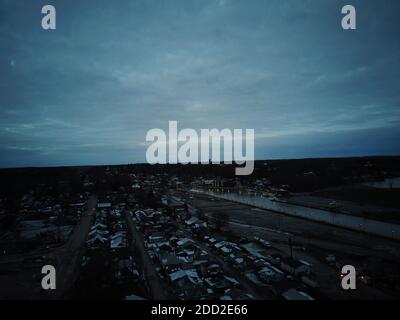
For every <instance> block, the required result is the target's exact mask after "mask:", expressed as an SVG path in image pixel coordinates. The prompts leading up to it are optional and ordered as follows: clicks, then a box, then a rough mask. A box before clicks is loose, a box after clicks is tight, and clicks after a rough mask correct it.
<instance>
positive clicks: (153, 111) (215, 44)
mask: <svg viewBox="0 0 400 320" xmlns="http://www.w3.org/2000/svg"><path fill="white" fill-rule="evenodd" d="M348 3H351V4H353V5H355V6H356V9H357V30H356V31H343V30H342V29H341V24H340V21H341V17H342V15H341V13H340V11H341V7H342V6H343V5H345V4H348ZM45 4H53V5H55V7H56V9H57V30H56V31H44V30H42V29H41V18H42V14H41V7H42V6H43V5H45ZM399 17H400V2H399V1H398V0H393V1H390V0H384V1H378V0H362V1H357V0H346V1H334V0H302V1H299V0H290V1H289V0H260V1H256V0H248V1H243V0H181V1H177V0H164V1H163V0H140V1H139V0H132V1H124V0H119V1H110V0H107V1H103V0H96V1H94V0H93V1H89V0H79V1H71V0H63V1H56V0H46V1H38V0H25V1H22V0H0V40H1V41H0V124H1V125H0V166H1V167H15V166H46V165H79V164H105V163H110V164H115V163H132V162H144V161H145V151H146V144H145V135H146V132H147V131H148V130H149V129H151V128H156V127H160V128H163V129H166V128H167V125H168V120H178V127H180V128H184V127H190V128H194V129H197V130H199V129H200V128H213V127H215V128H219V129H223V128H225V127H227V128H232V129H233V128H254V129H255V133H256V141H255V145H256V150H255V155H256V158H258V159H262V158H299V157H321V156H358V155H376V154H385V155H389V154H400V139H399V138H400V126H399V124H400V90H399V89H400V23H399V21H400V20H399Z"/></svg>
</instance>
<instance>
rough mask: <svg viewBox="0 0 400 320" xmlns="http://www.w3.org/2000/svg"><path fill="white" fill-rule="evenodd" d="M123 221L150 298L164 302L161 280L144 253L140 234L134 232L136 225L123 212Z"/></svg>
mask: <svg viewBox="0 0 400 320" xmlns="http://www.w3.org/2000/svg"><path fill="white" fill-rule="evenodd" d="M125 219H126V222H127V224H128V229H129V231H130V233H131V235H132V243H131V249H132V251H133V253H134V254H135V255H136V256H137V255H138V254H139V255H140V258H141V259H140V261H141V265H142V270H143V273H144V275H145V277H146V281H147V283H148V285H149V287H150V291H151V295H152V298H153V299H155V300H165V299H166V298H167V297H166V295H165V293H164V290H163V286H162V284H161V279H160V277H159V276H158V273H157V270H156V269H155V267H154V264H153V262H152V261H151V260H150V257H149V255H148V254H147V252H146V248H145V247H144V241H143V237H142V235H141V233H140V232H138V231H137V230H136V224H135V222H134V221H133V220H132V218H131V217H130V216H129V213H128V211H126V212H125Z"/></svg>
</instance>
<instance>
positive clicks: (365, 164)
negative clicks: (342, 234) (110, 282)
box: [0, 157, 400, 200]
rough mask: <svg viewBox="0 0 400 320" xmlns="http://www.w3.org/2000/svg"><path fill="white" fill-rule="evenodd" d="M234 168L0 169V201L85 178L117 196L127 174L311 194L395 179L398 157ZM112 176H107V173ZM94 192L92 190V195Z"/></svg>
mask: <svg viewBox="0 0 400 320" xmlns="http://www.w3.org/2000/svg"><path fill="white" fill-rule="evenodd" d="M235 167H236V166H235V165H212V164H208V165H200V164H188V165H182V164H177V165H172V164H166V165H149V164H128V165H115V166H85V167H56V168H16V169H1V170H0V181H1V183H0V196H1V197H7V198H14V199H15V200H16V199H17V198H18V197H20V196H21V195H23V194H24V193H25V192H27V191H29V190H31V189H33V188H37V187H38V186H40V185H45V186H46V187H47V189H49V188H50V189H52V190H53V191H54V193H55V194H57V193H59V192H65V191H67V192H81V191H82V190H83V182H84V180H85V179H86V178H88V179H90V181H92V182H94V186H95V189H96V188H99V189H104V188H109V189H111V190H114V191H118V190H119V188H120V187H121V186H122V187H127V186H129V185H130V183H131V182H132V179H131V177H130V174H138V175H141V176H151V175H154V174H160V175H166V177H165V179H169V178H170V177H171V176H178V177H180V178H181V179H183V180H184V181H187V182H190V181H192V180H193V178H195V177H204V178H215V177H221V178H230V179H239V180H240V181H241V183H243V184H247V183H249V182H251V181H253V180H255V179H261V178H266V179H268V181H270V182H271V184H272V185H275V186H282V185H287V186H288V187H289V189H290V190H292V191H310V190H316V189H321V188H327V187H334V186H339V185H344V184H349V183H356V182H361V181H365V180H381V179H384V178H385V177H387V176H400V157H360V158H323V159H296V160H260V161H256V162H255V169H254V172H253V174H252V175H250V176H241V177H236V176H235ZM110 173H111V174H110ZM93 191H96V190H93Z"/></svg>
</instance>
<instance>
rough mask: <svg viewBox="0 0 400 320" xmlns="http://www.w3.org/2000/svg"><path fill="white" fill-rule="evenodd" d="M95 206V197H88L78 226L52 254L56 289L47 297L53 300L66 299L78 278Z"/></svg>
mask: <svg viewBox="0 0 400 320" xmlns="http://www.w3.org/2000/svg"><path fill="white" fill-rule="evenodd" d="M96 206H97V197H96V196H95V195H92V196H90V198H89V199H88V202H87V205H86V212H85V213H84V214H82V217H81V220H80V222H79V224H78V225H77V226H76V227H75V229H74V231H73V233H72V235H71V237H70V238H69V240H68V241H67V243H65V245H64V246H62V247H61V248H60V249H59V250H57V251H56V253H55V254H54V256H55V259H56V261H57V268H56V272H57V278H56V283H57V289H56V290H55V291H54V293H53V292H52V291H50V294H49V297H50V298H53V299H62V298H66V297H67V295H68V293H69V291H70V289H72V286H73V284H74V283H75V280H76V278H77V276H78V272H79V267H80V263H81V261H82V257H83V254H84V252H85V244H86V239H87V236H88V233H89V231H90V227H91V225H92V222H93V218H94V211H93V209H95V208H96Z"/></svg>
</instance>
